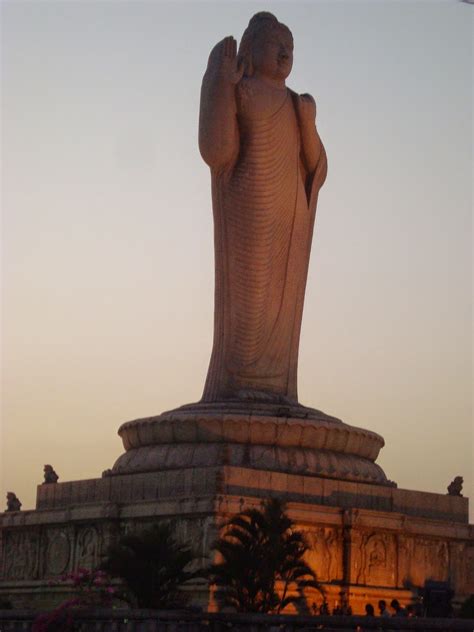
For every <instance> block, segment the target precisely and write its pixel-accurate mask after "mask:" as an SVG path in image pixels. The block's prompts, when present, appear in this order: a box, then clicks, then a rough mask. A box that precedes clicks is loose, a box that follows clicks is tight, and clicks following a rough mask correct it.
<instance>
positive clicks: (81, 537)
mask: <svg viewBox="0 0 474 632" xmlns="http://www.w3.org/2000/svg"><path fill="white" fill-rule="evenodd" d="M100 545H101V541H100V535H99V532H98V530H97V528H96V527H92V526H87V527H82V528H81V529H79V530H78V531H77V534H76V547H75V564H74V566H75V568H95V567H96V566H97V565H98V563H99V560H100V554H101V546H100Z"/></svg>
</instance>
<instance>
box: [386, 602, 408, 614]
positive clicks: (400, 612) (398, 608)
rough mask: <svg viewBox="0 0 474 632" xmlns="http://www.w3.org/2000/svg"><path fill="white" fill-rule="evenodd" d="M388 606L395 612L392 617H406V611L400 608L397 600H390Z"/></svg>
mask: <svg viewBox="0 0 474 632" xmlns="http://www.w3.org/2000/svg"><path fill="white" fill-rule="evenodd" d="M390 606H391V607H392V608H393V609H394V610H395V612H394V613H393V615H392V616H393V617H406V616H407V611H406V610H405V608H402V607H401V605H400V603H399V601H398V599H392V601H391V602H390Z"/></svg>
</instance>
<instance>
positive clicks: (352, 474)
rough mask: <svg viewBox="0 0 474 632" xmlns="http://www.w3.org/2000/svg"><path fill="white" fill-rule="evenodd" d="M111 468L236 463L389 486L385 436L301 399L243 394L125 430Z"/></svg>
mask: <svg viewBox="0 0 474 632" xmlns="http://www.w3.org/2000/svg"><path fill="white" fill-rule="evenodd" d="M119 435H120V436H121V438H122V441H123V444H124V448H125V450H126V452H125V453H124V454H123V455H122V456H121V457H120V458H119V459H118V460H117V462H116V463H115V465H114V467H113V470H112V474H129V473H136V472H152V471H157V470H160V471H163V470H175V469H180V468H186V467H197V468H202V467H210V466H224V465H232V466H235V467H243V468H251V469H260V470H267V471H269V472H284V473H288V474H303V475H305V476H322V477H327V478H333V479H342V480H349V481H356V482H363V483H374V484H380V485H389V484H390V483H389V481H387V478H386V476H385V473H384V472H383V470H382V468H381V467H380V466H378V465H377V464H376V463H375V460H376V458H377V456H378V454H379V451H380V449H381V448H382V447H383V445H384V440H383V438H382V437H381V436H380V435H378V434H376V433H375V432H371V431H369V430H364V429H362V428H355V427H354V426H349V425H348V424H345V423H343V422H342V421H341V420H340V419H337V418H336V417H331V416H330V415H326V414H325V413H323V412H321V411H319V410H315V409H313V408H307V407H305V406H300V405H283V404H268V403H256V402H251V403H248V402H242V401H226V402H218V403H211V404H209V403H199V404H190V405H187V406H182V407H181V408H178V409H176V410H172V411H169V412H166V413H163V414H161V415H159V416H156V417H148V418H145V419H137V420H135V421H130V422H128V423H125V424H123V425H122V426H121V427H120V429H119Z"/></svg>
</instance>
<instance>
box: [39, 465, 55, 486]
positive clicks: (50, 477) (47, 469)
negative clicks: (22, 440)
mask: <svg viewBox="0 0 474 632" xmlns="http://www.w3.org/2000/svg"><path fill="white" fill-rule="evenodd" d="M43 471H44V483H43V485H46V484H47V483H57V482H58V479H59V476H58V475H57V474H56V472H55V471H54V469H53V467H52V465H45V466H44V468H43Z"/></svg>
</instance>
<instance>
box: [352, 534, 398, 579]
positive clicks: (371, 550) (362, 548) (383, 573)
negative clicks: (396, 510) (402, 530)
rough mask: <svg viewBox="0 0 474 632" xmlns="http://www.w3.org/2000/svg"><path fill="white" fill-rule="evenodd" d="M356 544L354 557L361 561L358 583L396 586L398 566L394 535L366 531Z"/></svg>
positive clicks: (357, 575)
mask: <svg viewBox="0 0 474 632" xmlns="http://www.w3.org/2000/svg"><path fill="white" fill-rule="evenodd" d="M354 544H355V547H354V548H355V549H356V551H355V556H354V557H355V560H357V561H358V562H359V564H358V572H357V574H356V577H357V583H358V584H367V585H370V586H395V585H396V576H397V567H396V547H395V537H394V535H392V534H390V533H370V532H366V533H362V534H361V535H360V537H359V538H358V539H357V541H355V542H354ZM357 549H358V550H357Z"/></svg>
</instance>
